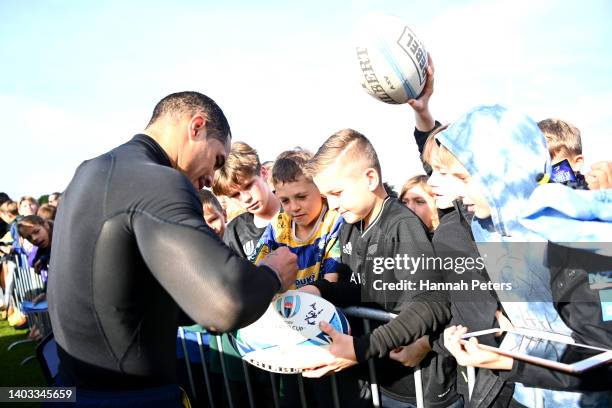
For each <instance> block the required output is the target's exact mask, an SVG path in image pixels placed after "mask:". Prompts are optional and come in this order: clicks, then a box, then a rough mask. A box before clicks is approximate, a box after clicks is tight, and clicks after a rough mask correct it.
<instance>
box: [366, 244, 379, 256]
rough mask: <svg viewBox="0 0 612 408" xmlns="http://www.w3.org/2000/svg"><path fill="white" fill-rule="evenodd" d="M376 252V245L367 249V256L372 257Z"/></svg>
mask: <svg viewBox="0 0 612 408" xmlns="http://www.w3.org/2000/svg"><path fill="white" fill-rule="evenodd" d="M377 250H378V244H373V245H370V246H369V247H368V255H374V254H375V253H376V251H377Z"/></svg>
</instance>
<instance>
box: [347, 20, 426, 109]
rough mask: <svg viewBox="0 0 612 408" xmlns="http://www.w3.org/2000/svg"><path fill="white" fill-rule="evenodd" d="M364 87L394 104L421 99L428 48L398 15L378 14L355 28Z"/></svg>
mask: <svg viewBox="0 0 612 408" xmlns="http://www.w3.org/2000/svg"><path fill="white" fill-rule="evenodd" d="M354 41H355V53H356V56H357V61H358V63H359V68H360V74H361V86H362V87H363V89H364V90H365V91H366V92H367V93H368V94H370V95H371V96H373V97H374V98H376V99H378V100H380V101H382V102H385V103H392V104H400V103H406V102H407V101H408V100H410V99H414V98H417V97H418V96H419V95H420V94H421V92H422V91H423V88H424V87H425V80H426V78H427V51H426V50H425V46H424V45H423V43H422V42H421V41H420V40H419V39H418V37H417V36H416V34H415V33H414V32H413V31H412V30H411V29H410V27H408V25H406V23H404V22H403V21H402V20H400V19H399V18H397V17H394V16H390V15H386V14H380V13H374V14H370V15H367V16H366V17H364V18H363V19H361V20H360V21H359V22H358V23H357V24H356V25H355V30H354Z"/></svg>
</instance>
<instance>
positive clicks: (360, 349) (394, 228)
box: [304, 129, 460, 407]
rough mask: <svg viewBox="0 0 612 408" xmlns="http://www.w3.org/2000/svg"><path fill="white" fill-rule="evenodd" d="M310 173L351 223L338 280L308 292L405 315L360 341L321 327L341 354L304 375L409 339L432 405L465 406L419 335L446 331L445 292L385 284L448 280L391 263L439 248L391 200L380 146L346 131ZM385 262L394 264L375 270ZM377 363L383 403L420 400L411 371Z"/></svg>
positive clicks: (446, 368)
mask: <svg viewBox="0 0 612 408" xmlns="http://www.w3.org/2000/svg"><path fill="white" fill-rule="evenodd" d="M308 172H309V174H310V175H311V176H312V177H313V180H314V182H315V184H316V185H317V187H318V188H319V190H320V191H321V193H322V194H324V195H325V196H326V197H327V201H328V205H329V207H330V208H331V209H333V210H336V211H338V212H339V213H340V214H341V215H342V216H343V217H344V219H345V221H346V224H345V225H344V226H343V228H342V230H341V232H340V245H341V248H342V254H341V262H342V264H343V266H344V267H346V268H347V269H348V271H347V273H342V274H341V275H340V278H339V282H337V283H333V282H328V281H325V280H319V281H316V282H315V283H314V284H313V285H311V286H307V287H305V288H304V290H305V291H308V292H310V293H314V294H318V295H321V296H322V297H324V298H326V299H328V300H330V301H331V302H332V303H334V304H336V305H338V306H344V305H356V304H360V303H366V304H367V306H369V307H377V308H381V309H383V310H385V311H387V312H395V313H398V312H399V316H398V317H397V318H396V319H395V320H392V321H391V322H389V323H387V324H384V325H380V326H379V327H377V328H376V329H375V330H374V331H373V332H372V333H371V334H368V335H363V336H361V337H355V338H353V337H352V336H348V335H343V334H341V333H338V332H336V331H335V330H334V329H333V328H331V326H329V325H327V324H321V329H322V330H323V331H325V332H326V333H327V334H328V335H330V336H331V337H332V339H333V345H332V347H331V349H330V351H331V352H332V354H334V355H335V356H336V359H335V361H333V362H331V363H330V364H328V365H327V366H324V367H320V368H316V369H314V370H313V371H310V372H307V373H305V374H304V375H305V376H310V377H318V376H321V375H323V374H325V373H327V372H329V371H338V370H341V369H344V368H347V367H350V366H351V365H354V364H356V363H357V362H363V361H365V360H367V359H369V358H372V357H379V358H382V357H387V356H389V353H390V352H391V351H393V350H395V349H397V348H399V347H401V346H405V345H407V344H409V345H410V346H408V347H414V349H415V350H414V351H415V354H417V355H419V358H417V359H416V360H418V361H415V364H414V365H416V364H419V362H420V364H421V370H422V373H423V389H424V392H423V394H424V395H425V403H426V405H427V406H433V407H449V406H454V405H455V404H459V403H460V398H459V396H458V395H457V394H456V392H455V390H454V387H455V374H454V364H453V362H452V361H451V360H449V359H447V358H444V357H440V356H438V355H436V354H434V353H428V352H429V350H430V349H431V345H430V344H429V339H428V338H427V337H425V338H424V339H420V338H421V337H422V336H424V335H426V334H433V333H437V332H441V330H442V329H443V327H444V325H445V324H446V322H447V321H448V319H449V318H450V311H449V306H448V302H447V300H446V296H444V295H443V294H440V293H434V292H419V291H416V290H415V291H411V290H402V291H395V292H394V291H393V290H385V289H382V290H381V289H380V287H381V285H382V283H387V284H393V283H397V282H402V281H407V280H412V281H414V279H415V278H416V279H418V278H423V277H424V276H423V273H426V275H427V276H426V278H427V279H428V280H430V281H432V282H433V281H441V280H442V279H441V276H440V274H439V272H438V271H427V272H425V271H424V270H422V269H421V268H418V270H415V271H412V273H413V274H414V275H411V272H408V271H407V270H406V269H402V267H400V266H397V265H396V264H395V262H390V261H393V260H394V259H396V258H397V257H401V258H402V259H404V258H406V257H408V258H419V257H421V258H423V257H428V256H431V255H433V247H432V245H431V242H430V241H429V239H428V237H427V232H426V230H425V228H424V225H423V223H422V222H421V220H420V219H419V218H418V217H417V216H416V215H415V214H414V213H413V212H412V211H410V210H409V209H408V208H406V207H405V206H404V205H402V204H401V203H400V202H399V201H398V200H397V199H393V198H390V197H388V194H387V192H386V191H385V189H384V187H383V183H382V176H381V166H380V162H379V160H378V156H377V154H376V151H375V150H374V147H373V146H372V144H371V143H370V141H369V140H368V139H367V138H366V137H365V136H364V135H362V134H360V133H359V132H357V131H355V130H352V129H344V130H341V131H340V132H337V133H335V134H334V135H332V136H331V137H330V138H328V139H327V141H326V142H325V143H324V144H323V145H322V146H321V147H320V148H319V150H318V152H317V154H316V155H315V157H314V158H313V160H312V161H311V162H310V164H309V166H308ZM380 260H383V261H384V262H383V264H384V265H385V266H386V265H389V267H388V268H387V267H385V268H383V269H384V270H383V271H375V267H376V265H377V264H378V265H379V266H380V264H379V263H378V261H380ZM390 264H393V265H390ZM411 277H412V278H411ZM381 281H382V282H381ZM418 286H419V285H416V287H417V288H418ZM392 292H393V293H392ZM405 301H408V302H405ZM419 339H420V340H419ZM417 340H418V341H417ZM376 362H377V363H378V364H379V365H380V366H381V367H379V369H378V370H377V373H380V377H381V378H379V382H380V384H381V387H382V388H383V393H382V405H383V406H386V405H390V406H391V405H393V404H397V403H408V404H416V400H415V389H414V378H413V375H412V369H411V368H407V367H404V366H402V365H399V364H397V363H396V362H392V361H391V360H389V359H388V358H382V359H379V360H377V361H376Z"/></svg>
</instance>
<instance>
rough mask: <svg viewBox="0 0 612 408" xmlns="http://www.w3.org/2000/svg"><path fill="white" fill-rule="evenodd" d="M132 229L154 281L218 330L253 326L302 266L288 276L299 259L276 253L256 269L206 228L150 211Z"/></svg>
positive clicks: (196, 318)
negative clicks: (162, 216)
mask: <svg viewBox="0 0 612 408" xmlns="http://www.w3.org/2000/svg"><path fill="white" fill-rule="evenodd" d="M133 228H134V232H135V236H136V241H137V245H138V248H139V250H140V252H141V254H142V256H143V258H144V260H145V262H146V263H147V266H148V268H149V269H150V270H151V272H152V273H153V275H154V276H155V278H156V279H157V280H158V281H159V282H160V284H161V285H162V286H163V287H164V288H165V289H166V290H167V291H168V293H169V294H170V295H171V296H172V297H173V298H174V300H175V301H176V302H177V303H178V304H179V306H180V307H181V308H182V309H183V310H184V311H185V312H186V313H187V314H188V315H189V316H190V317H192V318H193V320H194V321H196V322H197V323H199V324H201V325H203V326H205V327H208V328H210V329H214V330H216V331H222V332H223V331H230V330H234V329H237V328H240V327H244V326H246V325H248V324H250V323H252V322H254V321H255V320H257V319H258V318H259V317H260V316H261V315H262V314H263V313H264V312H265V310H266V308H267V307H268V305H269V303H270V301H271V300H272V297H273V296H274V295H275V293H276V292H278V291H279V290H280V289H282V288H285V287H286V286H285V285H286V283H287V281H289V280H294V279H295V272H297V266H294V267H293V271H292V273H293V277H291V276H289V275H291V273H287V272H288V271H289V270H290V269H292V268H291V266H290V264H291V262H293V263H294V264H295V255H293V254H290V253H285V252H282V253H280V254H279V253H273V254H271V255H270V258H271V259H270V260H264V263H265V264H267V265H270V266H262V267H256V266H254V265H252V264H251V263H250V262H248V261H246V260H244V259H242V258H240V257H239V256H237V255H236V254H235V253H234V252H233V251H232V250H231V249H230V248H228V247H227V246H226V245H225V244H224V243H223V242H221V240H219V239H218V238H217V236H216V235H215V234H214V233H213V232H212V231H210V230H208V229H206V228H197V227H194V226H193V225H186V224H182V223H176V222H172V221H169V220H163V219H161V218H159V217H156V216H152V215H150V214H147V213H139V214H136V215H134V219H133ZM287 252H288V251H287ZM266 261H267V262H266ZM277 272H279V273H280V277H279V275H278V274H277ZM286 278H289V279H286ZM281 281H282V283H283V285H281Z"/></svg>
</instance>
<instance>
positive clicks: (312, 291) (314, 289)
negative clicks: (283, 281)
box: [298, 285, 321, 297]
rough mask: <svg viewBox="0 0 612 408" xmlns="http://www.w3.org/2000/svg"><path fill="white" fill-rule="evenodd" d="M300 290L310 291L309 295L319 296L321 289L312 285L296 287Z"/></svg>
mask: <svg viewBox="0 0 612 408" xmlns="http://www.w3.org/2000/svg"><path fill="white" fill-rule="evenodd" d="M298 290H299V291H300V292H305V293H310V294H311V295H315V296H319V297H320V296H321V291H320V290H319V288H317V287H316V286H314V285H306V286H302V287H301V288H299V289H298Z"/></svg>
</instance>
